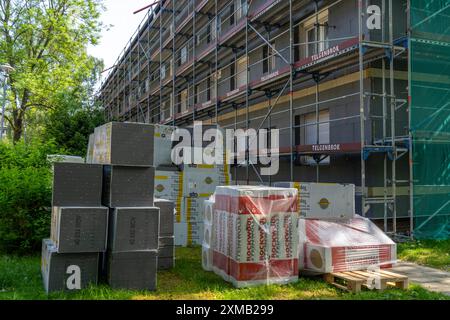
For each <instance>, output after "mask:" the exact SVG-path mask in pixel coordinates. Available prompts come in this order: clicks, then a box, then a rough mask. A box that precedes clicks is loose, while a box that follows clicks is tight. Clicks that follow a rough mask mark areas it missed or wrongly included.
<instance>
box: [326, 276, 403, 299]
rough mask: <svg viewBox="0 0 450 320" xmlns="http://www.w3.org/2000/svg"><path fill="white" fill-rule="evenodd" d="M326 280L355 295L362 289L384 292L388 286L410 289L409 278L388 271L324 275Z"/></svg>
mask: <svg viewBox="0 0 450 320" xmlns="http://www.w3.org/2000/svg"><path fill="white" fill-rule="evenodd" d="M324 280H325V281H326V282H328V283H330V284H332V285H334V286H336V287H338V288H340V289H343V290H347V291H350V292H353V293H358V292H361V288H362V287H366V288H368V289H371V290H373V289H376V290H384V289H386V288H387V287H388V286H391V287H396V288H400V289H408V277H407V276H404V275H401V274H397V273H393V272H390V271H386V270H380V271H349V272H336V273H328V274H325V275H324Z"/></svg>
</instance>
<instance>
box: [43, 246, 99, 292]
mask: <svg viewBox="0 0 450 320" xmlns="http://www.w3.org/2000/svg"><path fill="white" fill-rule="evenodd" d="M98 267H99V254H98V253H57V252H56V246H55V244H54V243H53V242H52V241H51V240H50V239H44V240H43V241H42V259H41V273H42V278H43V283H44V289H45V291H46V292H47V293H51V292H55V291H72V290H78V289H76V288H75V289H74V288H73V287H72V286H71V285H72V284H73V283H74V282H72V280H73V277H74V276H75V275H76V274H77V271H76V272H75V273H73V272H74V271H72V270H73V269H74V268H76V269H78V270H79V275H80V278H79V279H80V283H79V284H80V289H85V288H87V287H88V286H89V284H94V285H95V284H97V282H98Z"/></svg>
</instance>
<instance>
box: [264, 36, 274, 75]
mask: <svg viewBox="0 0 450 320" xmlns="http://www.w3.org/2000/svg"><path fill="white" fill-rule="evenodd" d="M270 45H271V47H270V46H268V45H265V46H264V47H263V73H268V72H272V71H274V70H275V69H276V61H277V53H276V48H275V42H274V43H271V44H270Z"/></svg>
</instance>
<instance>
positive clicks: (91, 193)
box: [52, 162, 103, 207]
mask: <svg viewBox="0 0 450 320" xmlns="http://www.w3.org/2000/svg"><path fill="white" fill-rule="evenodd" d="M102 167H103V166H102V165H98V164H85V163H63V162H57V163H55V164H54V165H53V197H52V205H53V206H55V207H79V206H83V207H99V206H101V204H102V198H101V197H102V175H103V173H102V170H103V168H102Z"/></svg>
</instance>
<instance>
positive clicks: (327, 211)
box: [275, 182, 355, 220]
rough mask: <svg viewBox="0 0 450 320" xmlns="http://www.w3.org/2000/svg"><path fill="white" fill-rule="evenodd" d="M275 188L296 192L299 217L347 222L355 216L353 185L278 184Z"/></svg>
mask: <svg viewBox="0 0 450 320" xmlns="http://www.w3.org/2000/svg"><path fill="white" fill-rule="evenodd" d="M275 186H276V187H283V188H295V189H297V190H298V201H299V206H298V207H299V212H300V216H301V217H304V218H307V219H327V220H347V219H351V218H353V217H354V215H355V185H353V184H337V183H309V182H278V183H275Z"/></svg>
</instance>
